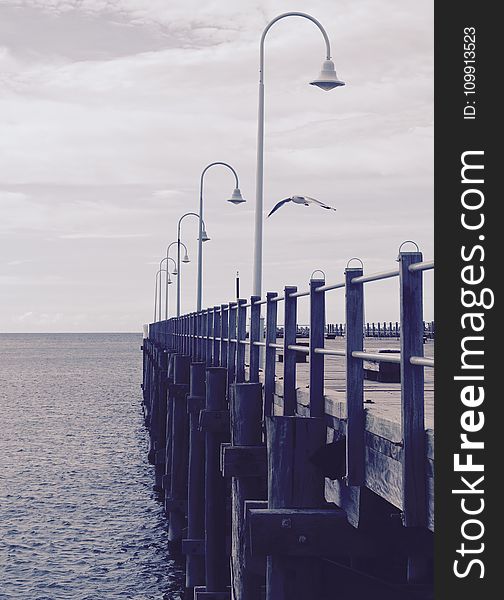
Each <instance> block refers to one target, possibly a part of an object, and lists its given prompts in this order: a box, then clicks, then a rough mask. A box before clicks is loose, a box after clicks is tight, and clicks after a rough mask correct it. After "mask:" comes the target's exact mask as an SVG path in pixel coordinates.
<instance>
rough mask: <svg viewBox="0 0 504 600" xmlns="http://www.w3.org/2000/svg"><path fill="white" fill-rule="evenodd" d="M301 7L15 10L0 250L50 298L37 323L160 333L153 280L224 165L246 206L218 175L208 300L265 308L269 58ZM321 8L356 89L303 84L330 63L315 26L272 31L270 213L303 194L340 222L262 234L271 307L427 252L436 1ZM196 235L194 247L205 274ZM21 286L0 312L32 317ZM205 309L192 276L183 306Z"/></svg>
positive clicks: (36, 5)
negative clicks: (259, 139) (236, 298)
mask: <svg viewBox="0 0 504 600" xmlns="http://www.w3.org/2000/svg"><path fill="white" fill-rule="evenodd" d="M290 9H292V6H291V3H290V2H288V1H287V0H248V1H247V2H235V1H233V2H231V0H215V1H212V0H210V1H209V2H207V3H204V4H202V3H201V2H200V1H199V0H184V1H182V0H173V1H170V2H166V1H165V0H107V1H105V0H103V1H102V0H79V1H77V0H67V1H64V0H23V1H14V2H3V3H2V11H3V15H2V16H3V19H2V21H1V22H0V37H1V38H2V40H3V42H2V44H3V47H2V48H1V49H0V72H1V73H2V75H0V77H1V81H0V128H1V130H2V136H1V137H0V165H1V171H0V233H1V234H2V238H1V239H0V251H1V252H2V256H3V257H4V260H5V263H4V265H5V268H7V267H8V265H7V263H9V262H10V263H12V265H11V266H17V267H18V270H19V274H20V276H21V275H22V278H21V280H19V279H18V278H16V279H15V282H18V285H19V286H25V285H26V284H25V282H32V283H33V282H37V285H39V289H38V295H39V303H41V304H42V305H43V307H41V308H40V310H39V312H40V313H42V312H43V313H44V314H48V315H49V314H52V313H57V314H62V315H64V317H62V321H61V323H60V324H59V325H58V326H59V327H62V328H65V327H73V325H72V318H73V317H72V315H77V314H80V315H82V314H85V315H87V317H86V319H88V321H89V323H90V325H89V327H88V328H89V329H94V328H96V327H98V328H100V327H103V328H105V329H110V327H111V326H110V324H106V323H105V321H104V317H103V315H105V314H109V315H117V319H119V315H125V314H127V315H131V322H130V325H129V327H130V328H131V329H135V327H136V325H135V323H136V322H137V321H138V322H142V321H144V320H145V319H146V318H148V316H145V315H150V313H151V310H152V309H151V295H152V294H151V288H152V282H153V273H155V269H154V266H155V265H152V271H151V270H149V269H147V270H146V264H145V263H146V262H147V261H153V262H156V261H154V257H155V256H161V255H163V254H164V252H165V251H166V246H167V244H168V243H170V242H171V241H173V240H174V239H175V238H176V224H177V221H178V218H179V217H180V215H181V214H183V212H189V211H191V212H198V211H199V178H200V174H201V171H202V169H203V167H204V166H205V165H206V164H208V163H209V162H211V161H214V160H224V161H227V162H230V163H231V164H232V165H233V166H234V167H235V168H236V169H237V171H238V173H239V176H240V187H241V189H242V192H243V194H244V197H245V198H246V199H247V200H248V202H247V203H246V204H245V205H243V206H240V207H233V206H230V205H229V203H226V202H225V200H226V198H227V197H228V195H229V193H230V192H231V190H232V187H233V181H232V177H231V175H230V173H229V172H227V171H226V170H225V169H219V168H216V169H212V171H211V172H209V173H208V174H207V176H206V178H205V187H204V218H205V222H206V225H207V228H208V232H209V235H210V237H211V238H212V241H211V242H209V243H208V244H206V245H205V249H204V279H205V290H204V301H205V303H207V302H208V303H211V304H214V303H216V304H219V303H220V302H222V301H224V300H226V299H227V298H228V297H232V295H233V294H234V275H235V272H236V270H240V272H241V275H242V289H243V292H244V293H245V294H249V293H250V291H251V290H250V280H251V271H252V266H251V254H252V245H253V212H254V191H255V160H256V157H255V153H256V132H257V122H256V118H257V74H258V72H257V71H258V50H259V46H258V43H259V37H260V34H261V32H262V30H263V28H264V26H265V24H266V23H267V22H268V20H269V19H271V18H272V17H273V16H275V15H276V14H279V13H281V12H284V11H285V10H290ZM309 10H310V12H311V13H312V14H313V15H314V16H316V17H317V18H319V19H320V20H321V21H322V22H323V24H324V26H325V27H326V29H327V31H328V33H329V36H330V39H331V41H332V52H333V56H334V61H335V64H336V69H337V71H338V73H339V75H340V76H341V77H342V79H344V80H345V81H347V84H348V85H347V86H346V87H344V88H341V89H338V90H335V91H333V92H331V93H322V92H321V91H320V90H317V89H315V88H313V87H311V86H309V85H307V82H308V81H309V80H310V79H312V78H313V76H314V75H315V74H316V73H317V71H318V70H319V69H320V63H321V60H322V58H323V53H324V44H323V41H322V39H321V37H320V35H319V33H318V32H317V30H316V28H315V27H314V26H313V24H310V23H307V22H306V21H305V20H304V19H299V18H292V19H288V21H289V22H287V20H285V21H283V22H279V23H277V24H275V25H274V27H272V29H271V30H270V32H269V34H268V37H267V40H266V69H265V81H266V126H265V186H264V192H265V207H266V208H269V207H271V206H272V205H273V203H274V202H275V200H277V199H279V198H283V197H286V196H288V195H291V194H293V193H301V194H308V195H311V196H314V197H316V198H320V199H322V200H325V201H327V202H328V203H330V204H334V205H335V206H337V207H338V212H337V214H336V217H337V218H336V219H328V218H326V216H325V215H324V214H316V213H314V212H313V211H312V212H311V213H306V212H300V211H297V212H296V211H295V210H292V211H286V212H285V213H284V214H283V216H282V222H279V221H275V222H272V220H269V221H268V222H267V223H266V224H265V229H264V280H265V285H264V287H265V289H266V288H270V289H277V288H278V287H279V286H281V285H283V284H285V283H299V285H305V283H306V278H307V277H308V276H309V273H311V271H312V270H313V268H316V267H319V266H321V265H323V267H324V270H326V271H327V273H328V277H330V278H331V279H338V278H339V277H340V273H341V269H342V268H344V265H345V264H346V261H347V260H348V258H349V257H350V256H351V255H354V254H358V255H360V256H361V257H362V258H363V259H364V260H365V263H366V267H367V268H368V267H369V268H372V267H375V266H376V268H377V269H378V270H380V269H381V268H382V267H383V268H388V266H389V262H390V261H393V260H394V258H395V254H396V250H397V247H398V245H399V244H400V242H401V241H402V240H403V239H406V238H409V237H413V238H414V239H416V240H417V241H418V242H419V243H420V244H421V246H422V248H423V249H424V251H425V253H426V256H430V255H431V254H432V208H433V201H432V196H433V190H432V188H433V165H432V157H433V47H432V46H433V44H432V33H433V21H432V3H431V2H426V3H419V2H415V1H414V0H380V1H379V2H376V0H360V1H359V2H352V1H350V0H340V1H339V2H338V3H334V2H333V1H332V0H313V1H312V2H311V3H310V9H309ZM319 212H322V213H324V211H319ZM192 221H193V220H187V223H186V222H184V225H183V230H182V235H183V239H184V241H185V242H186V243H187V245H188V246H189V251H190V254H191V256H195V255H196V237H197V234H196V227H197V223H196V222H195V220H194V222H192ZM69 241H73V242H74V243H72V244H71V245H70V244H69ZM16 261H19V262H17V263H16ZM156 264H157V263H156ZM193 266H194V265H193ZM308 271H309V272H308ZM307 273H308V275H307ZM10 275H11V274H10ZM3 276H4V277H8V276H9V273H7V271H5V273H4V274H3ZM44 278H46V279H44ZM10 281H11V283H12V284H11V285H9V286H7V287H8V288H9V293H8V294H7V297H5V296H4V297H3V298H2V310H1V311H0V314H2V315H8V314H12V313H13V311H16V312H21V310H23V312H30V311H31V310H33V307H32V306H31V305H30V302H31V299H30V298H29V297H25V296H23V297H22V298H21V300H20V299H19V298H17V297H15V294H14V291H15V288H16V283H15V282H14V283H13V280H12V279H11V280H10ZM44 281H46V282H49V281H52V282H53V283H52V284H50V285H47V286H46V285H45V283H44ZM54 282H59V283H54ZM65 284H66V285H65ZM57 286H60V287H59V288H58V294H55V287H57ZM172 287H173V286H172ZM18 296H19V294H18ZM194 296H195V269H191V265H189V266H188V269H187V270H186V271H185V273H184V275H183V285H182V303H183V307H184V308H187V309H192V308H193V306H194ZM118 303H119V304H118ZM20 304H22V306H20ZM98 305H99V308H96V309H94V308H92V309H90V307H95V306H98ZM379 306H380V307H381V309H382V310H383V312H384V313H385V312H386V311H387V310H388V305H387V303H386V302H384V303H380V304H379ZM300 310H301V311H302V310H304V309H303V308H300ZM380 317H381V315H380ZM4 318H7V317H5V316H4ZM115 318H116V317H115V316H114V319H115ZM383 318H386V316H385V314H384V315H383ZM9 322H10V321H9ZM117 322H118V323H119V320H117ZM81 326H82V327H84V326H85V322H83V324H81ZM48 327H49V325H48ZM120 327H121V328H122V327H127V325H126V322H125V321H121V323H120Z"/></svg>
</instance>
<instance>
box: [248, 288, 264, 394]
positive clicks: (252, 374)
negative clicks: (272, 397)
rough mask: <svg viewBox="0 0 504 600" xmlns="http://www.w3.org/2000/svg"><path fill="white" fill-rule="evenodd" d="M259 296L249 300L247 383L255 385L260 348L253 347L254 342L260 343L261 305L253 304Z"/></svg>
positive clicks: (257, 379)
mask: <svg viewBox="0 0 504 600" xmlns="http://www.w3.org/2000/svg"><path fill="white" fill-rule="evenodd" d="M260 299H261V297H260V296H252V297H251V298H250V304H251V306H250V336H249V340H250V368H249V381H250V382H251V383H256V382H258V381H259V356H260V352H259V350H260V347H259V346H255V345H254V342H259V341H261V338H262V336H261V305H260V304H255V302H256V301H258V300H260Z"/></svg>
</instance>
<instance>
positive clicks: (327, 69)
mask: <svg viewBox="0 0 504 600" xmlns="http://www.w3.org/2000/svg"><path fill="white" fill-rule="evenodd" d="M285 17H303V18H305V19H308V20H309V21H312V23H315V25H316V26H317V27H318V28H319V29H320V32H321V33H322V36H323V38H324V41H325V45H326V60H325V61H324V62H323V64H322V70H321V73H320V76H319V77H318V79H316V80H314V81H312V82H311V84H312V85H315V86H317V87H319V88H321V89H323V90H330V89H332V88H335V87H338V86H342V85H345V84H344V82H343V81H340V80H339V79H338V78H337V75H336V71H335V70H334V63H333V62H332V60H331V46H330V42H329V37H328V35H327V33H326V31H325V29H324V28H323V27H322V25H321V23H319V21H317V19H315V18H314V17H312V16H311V15H308V14H306V13H302V12H287V13H283V14H281V15H278V16H277V17H275V18H274V19H273V20H271V21H270V22H269V23H268V25H266V27H265V29H264V31H263V33H262V36H261V44H260V54H259V110H258V125H257V168H256V205H255V234H254V270H253V275H254V278H253V284H252V290H253V292H252V293H253V294H254V295H255V296H261V290H262V246H263V210H264V209H263V187H264V41H265V39H266V34H267V33H268V31H269V30H270V28H271V27H272V25H274V24H275V23H276V22H277V21H280V19H284V18H285Z"/></svg>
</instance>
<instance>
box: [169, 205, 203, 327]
mask: <svg viewBox="0 0 504 600" xmlns="http://www.w3.org/2000/svg"><path fill="white" fill-rule="evenodd" d="M185 217H196V218H198V219H199V215H198V213H194V212H187V213H185V215H182V216H181V217H180V219H179V221H178V225H177V270H178V279H177V317H180V288H181V283H180V277H181V270H180V246H181V245H183V246H184V248H185V256H184V258H183V259H182V262H190V261H189V256H188V254H187V247H186V246H185V245H184V244H183V243H182V242H181V241H180V226H181V224H182V221H183V219H185ZM200 235H201V233H200ZM198 239H199V238H198ZM209 239H210V238H209V237H208V235H207V233H206V227H205V221H203V239H202V241H203V242H207V241H208V240H209ZM186 259H187V260H186Z"/></svg>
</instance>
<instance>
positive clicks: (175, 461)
mask: <svg viewBox="0 0 504 600" xmlns="http://www.w3.org/2000/svg"><path fill="white" fill-rule="evenodd" d="M190 363H191V358H190V357H189V356H186V355H182V354H176V355H175V356H174V360H173V383H172V384H171V385H170V392H171V393H170V397H171V407H172V410H171V464H170V470H171V476H170V486H169V490H170V492H169V494H168V493H167V494H166V498H165V511H166V513H167V514H168V542H169V543H170V546H171V548H172V550H177V551H179V550H180V549H181V545H182V530H183V528H184V526H185V517H186V512H187V466H188V454H189V451H188V437H189V430H188V427H189V422H188V416H187V394H188V392H189V367H190Z"/></svg>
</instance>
